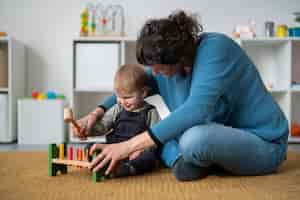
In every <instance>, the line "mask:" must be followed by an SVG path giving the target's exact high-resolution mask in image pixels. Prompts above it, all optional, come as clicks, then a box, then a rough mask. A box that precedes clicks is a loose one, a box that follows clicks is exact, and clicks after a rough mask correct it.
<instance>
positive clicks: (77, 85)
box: [69, 37, 137, 142]
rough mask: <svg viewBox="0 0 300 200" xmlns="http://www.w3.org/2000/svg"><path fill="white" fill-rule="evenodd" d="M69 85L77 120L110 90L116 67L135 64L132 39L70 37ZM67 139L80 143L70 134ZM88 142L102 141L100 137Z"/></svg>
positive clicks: (109, 93)
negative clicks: (71, 42) (71, 68)
mask: <svg viewBox="0 0 300 200" xmlns="http://www.w3.org/2000/svg"><path fill="white" fill-rule="evenodd" d="M73 56H74V57H73V88H72V97H71V107H72V108H73V112H74V117H75V118H76V119H79V118H80V117H82V116H85V115H86V114H87V113H88V112H90V111H92V110H94V109H95V105H97V104H98V103H99V102H100V100H101V99H103V98H105V97H107V96H109V95H111V94H112V92H113V78H114V75H115V72H116V71H117V69H118V67H119V66H121V65H122V64H124V63H125V62H126V63H137V61H136V59H135V39H133V38H129V37H79V38H76V39H74V40H73ZM71 131H72V130H70V134H69V140H70V141H71V142H80V141H79V140H78V139H76V138H74V137H72V132H71ZM88 141H89V142H91V141H103V137H100V138H97V139H96V140H93V139H92V138H89V140H88Z"/></svg>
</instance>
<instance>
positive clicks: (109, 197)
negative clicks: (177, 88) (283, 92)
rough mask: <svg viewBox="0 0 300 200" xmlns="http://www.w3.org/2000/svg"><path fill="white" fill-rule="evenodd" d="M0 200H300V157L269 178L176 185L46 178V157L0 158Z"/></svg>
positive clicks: (147, 179)
mask: <svg viewBox="0 0 300 200" xmlns="http://www.w3.org/2000/svg"><path fill="white" fill-rule="evenodd" d="M0 199H1V200H11V199H16V200H21V199H32V200H40V199H64V200H69V199H70V200H77V199H78V200H85V199H87V200H98V199H105V200H113V199H122V200H123V199H130V200H135V199H138V200H140V199H149V200H150V199H151V200H156V199H163V200H165V199H180V200H184V199H189V200H190V199H197V200H199V199H202V200H206V199H230V200H234V199H237V200H248V199H249V200H250V199H260V200H261V199H263V200H264V199H286V200H293V199H295V200H299V199H300V154H296V153H293V152H289V154H288V160H287V161H286V162H285V163H284V164H283V165H282V167H281V168H280V170H279V172H278V173H277V174H273V175H267V176H252V177H237V176H230V175H227V176H224V175H214V176H209V177H207V178H205V179H203V180H199V181H194V182H185V183H182V182H178V181H176V180H175V178H174V177H173V176H172V174H171V173H170V171H169V170H167V169H162V170H159V171H157V172H154V173H152V174H148V175H144V176H139V177H131V178H122V179H110V180H107V181H105V182H100V183H93V182H92V181H91V177H90V174H89V172H88V171H87V170H83V169H81V170H80V169H77V168H69V172H68V174H67V175H58V176H56V177H48V175H47V153H46V152H0Z"/></svg>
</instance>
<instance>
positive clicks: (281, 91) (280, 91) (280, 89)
mask: <svg viewBox="0 0 300 200" xmlns="http://www.w3.org/2000/svg"><path fill="white" fill-rule="evenodd" d="M268 91H269V92H271V93H283V92H289V89H283V88H274V89H269V90H268Z"/></svg>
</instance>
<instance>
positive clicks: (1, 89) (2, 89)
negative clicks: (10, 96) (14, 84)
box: [0, 88, 8, 92]
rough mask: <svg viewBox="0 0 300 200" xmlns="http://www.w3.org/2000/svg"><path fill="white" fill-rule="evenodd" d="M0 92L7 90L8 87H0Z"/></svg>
mask: <svg viewBox="0 0 300 200" xmlns="http://www.w3.org/2000/svg"><path fill="white" fill-rule="evenodd" d="M0 92H8V88H0Z"/></svg>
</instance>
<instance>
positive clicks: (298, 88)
mask: <svg viewBox="0 0 300 200" xmlns="http://www.w3.org/2000/svg"><path fill="white" fill-rule="evenodd" d="M291 91H292V92H300V84H299V85H292V88H291Z"/></svg>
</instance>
